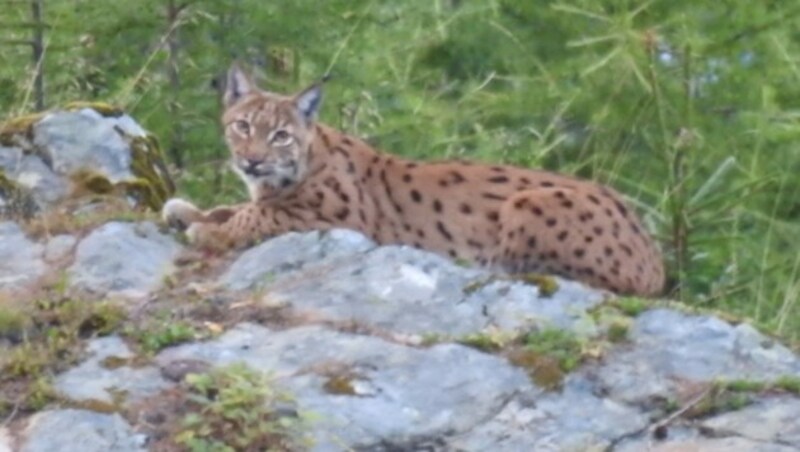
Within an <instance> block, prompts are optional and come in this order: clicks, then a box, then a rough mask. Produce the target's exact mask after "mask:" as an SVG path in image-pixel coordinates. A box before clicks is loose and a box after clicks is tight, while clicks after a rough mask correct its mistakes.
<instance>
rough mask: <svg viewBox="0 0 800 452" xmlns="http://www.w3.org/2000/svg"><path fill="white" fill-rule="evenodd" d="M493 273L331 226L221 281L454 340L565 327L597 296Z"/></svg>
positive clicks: (276, 246)
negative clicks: (491, 331)
mask: <svg viewBox="0 0 800 452" xmlns="http://www.w3.org/2000/svg"><path fill="white" fill-rule="evenodd" d="M491 278H492V275H491V274H490V273H489V272H487V271H483V270H479V269H473V268H464V267H460V266H458V265H455V264H454V263H453V262H451V261H450V260H448V259H445V258H442V257H439V256H437V255H434V254H432V253H428V252H424V251H420V250H417V249H414V248H410V247H404V246H383V247H379V248H373V246H372V244H371V242H369V241H368V240H367V239H366V238H365V237H363V236H362V235H361V234H359V233H356V232H352V231H344V230H339V231H331V232H330V233H329V234H322V235H320V233H317V232H312V233H306V234H287V235H284V236H281V237H278V238H276V239H273V240H270V241H267V242H265V243H264V244H262V245H261V246H259V247H256V248H254V249H251V250H249V251H247V252H245V253H244V254H243V255H242V256H241V257H240V258H239V259H238V260H237V261H236V262H234V264H233V265H232V266H231V268H230V269H229V270H228V272H227V273H225V274H224V275H223V276H222V278H221V284H222V286H224V287H228V288H234V289H244V288H253V287H259V288H262V289H265V290H266V291H267V292H268V294H267V297H268V299H269V301H270V302H271V303H274V302H279V303H285V304H288V305H291V306H292V307H294V308H296V309H298V310H300V311H313V312H314V313H316V314H322V315H323V316H326V317H327V318H330V319H333V320H356V321H358V322H361V323H365V324H369V325H372V326H376V327H379V328H383V329H387V330H391V331H394V332H398V333H404V334H440V335H453V336H458V335H464V334H468V333H474V332H478V331H481V330H483V329H485V328H487V327H489V326H495V327H500V328H504V329H509V330H515V329H521V328H526V327H528V326H530V325H531V324H540V325H541V324H547V325H550V326H556V327H563V328H570V327H574V326H575V325H576V323H577V322H580V321H581V320H582V319H583V318H584V317H585V311H586V310H587V309H589V308H591V307H593V306H595V305H596V304H598V303H600V302H601V301H602V300H603V299H604V295H603V294H602V293H601V292H599V291H594V290H591V289H588V288H586V287H585V286H583V285H581V284H578V283H575V282H570V281H564V280H557V281H558V283H559V290H558V291H557V292H556V293H555V294H553V295H552V296H550V297H544V296H541V295H540V294H539V291H538V288H537V287H536V286H532V285H528V284H522V283H518V282H513V281H504V280H499V281H495V282H491ZM484 282H485V284H483V283H484Z"/></svg>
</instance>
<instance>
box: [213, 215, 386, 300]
mask: <svg viewBox="0 0 800 452" xmlns="http://www.w3.org/2000/svg"><path fill="white" fill-rule="evenodd" d="M374 246H375V244H374V243H373V242H372V241H370V240H369V239H368V238H366V237H365V236H363V235H362V234H359V233H358V232H355V231H350V230H347V229H334V230H331V231H328V232H318V231H314V232H308V233H302V234H301V233H289V234H284V235H281V236H279V237H276V238H274V239H271V240H268V241H266V242H264V243H262V244H261V245H258V246H256V247H254V248H251V249H249V250H247V251H245V252H244V253H242V255H241V256H239V258H238V259H237V260H236V261H235V262H234V263H233V264H232V265H231V266H230V268H228V271H227V272H225V274H224V275H222V278H221V279H220V283H221V284H222V286H224V287H226V288H228V289H232V290H243V289H258V288H262V287H263V286H265V285H268V284H269V283H270V282H271V280H272V279H274V277H275V276H277V275H280V274H283V273H287V272H292V271H296V270H298V269H301V268H303V267H305V266H307V265H313V264H319V263H323V264H327V265H331V264H334V263H335V262H337V261H339V260H340V259H341V258H347V257H349V258H351V259H353V258H354V256H355V255H359V254H361V253H363V252H364V251H366V250H368V249H370V248H373V247H374Z"/></svg>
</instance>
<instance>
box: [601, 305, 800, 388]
mask: <svg viewBox="0 0 800 452" xmlns="http://www.w3.org/2000/svg"><path fill="white" fill-rule="evenodd" d="M630 339H631V345H632V346H629V347H622V348H619V349H617V350H615V351H613V352H612V353H611V354H610V355H609V356H608V357H607V358H606V364H605V365H603V366H601V367H599V368H598V369H594V370H591V372H592V373H593V378H596V379H597V381H598V383H599V385H600V387H601V388H602V390H603V391H604V392H607V393H608V394H609V396H610V397H612V398H614V399H615V400H621V401H625V402H629V403H634V404H639V403H645V402H646V401H648V400H651V399H652V398H654V397H661V398H671V397H673V396H674V395H675V394H676V392H677V391H678V389H679V388H680V386H681V385H682V384H686V383H687V382H711V381H714V380H716V379H720V378H722V379H749V380H759V381H772V380H774V379H776V378H778V377H780V376H782V375H794V376H798V375H800V359H798V357H797V356H795V355H794V354H793V353H792V352H791V351H790V350H789V349H787V348H786V347H784V346H782V345H780V344H778V343H777V342H775V341H774V340H772V339H768V338H766V337H765V336H763V335H761V334H760V333H758V332H757V331H755V330H754V329H753V328H752V327H751V326H749V325H747V324H741V325H738V326H733V325H731V324H729V323H727V322H724V321H722V320H720V319H717V318H715V317H710V316H697V315H690V314H684V313H681V312H678V311H673V310H667V309H655V310H652V311H648V312H645V313H643V314H642V315H640V316H639V317H638V318H637V319H636V321H635V323H634V325H633V327H632V329H631V332H630Z"/></svg>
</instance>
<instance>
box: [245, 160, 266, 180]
mask: <svg viewBox="0 0 800 452" xmlns="http://www.w3.org/2000/svg"><path fill="white" fill-rule="evenodd" d="M262 163H264V161H263V160H261V159H249V158H246V159H242V161H241V163H240V166H241V167H242V171H244V172H245V174H249V175H251V176H257V175H258V172H259V171H258V166H259V165H261V164H262Z"/></svg>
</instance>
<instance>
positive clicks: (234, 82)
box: [223, 63, 256, 107]
mask: <svg viewBox="0 0 800 452" xmlns="http://www.w3.org/2000/svg"><path fill="white" fill-rule="evenodd" d="M255 89H256V87H255V85H254V84H253V81H252V80H251V79H250V76H248V75H247V74H246V73H245V72H244V71H243V70H242V68H241V67H240V66H239V63H233V64H232V65H231V68H230V69H228V79H227V82H226V83H225V94H224V96H223V101H224V102H225V106H226V107H230V106H231V105H233V104H235V103H236V102H238V101H240V100H241V99H242V97H244V96H246V95H247V94H248V93H250V92H252V91H254V90H255Z"/></svg>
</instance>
